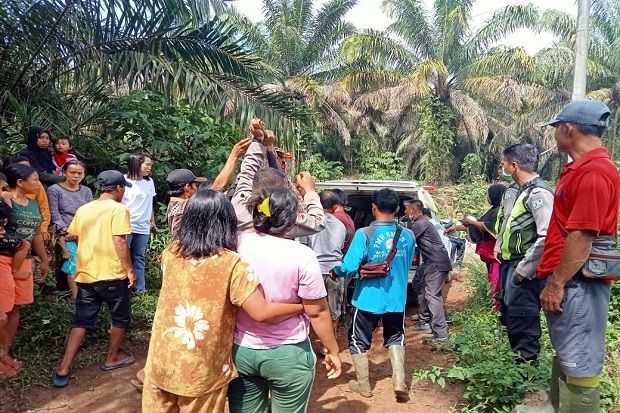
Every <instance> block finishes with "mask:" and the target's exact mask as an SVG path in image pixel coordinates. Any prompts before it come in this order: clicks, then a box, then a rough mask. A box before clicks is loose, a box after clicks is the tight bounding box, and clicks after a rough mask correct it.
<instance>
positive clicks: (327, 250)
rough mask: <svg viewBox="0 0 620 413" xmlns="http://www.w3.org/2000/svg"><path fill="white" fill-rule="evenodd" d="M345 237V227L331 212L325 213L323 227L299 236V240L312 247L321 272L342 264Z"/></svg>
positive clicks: (327, 271) (325, 272) (323, 272)
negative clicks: (316, 231)
mask: <svg viewBox="0 0 620 413" xmlns="http://www.w3.org/2000/svg"><path fill="white" fill-rule="evenodd" d="M346 237H347V229H346V228H345V226H344V224H343V223H342V222H340V220H339V219H338V218H336V217H335V216H334V215H333V214H329V213H327V214H325V229H324V230H322V231H320V232H318V233H316V234H314V235H308V236H305V237H301V238H299V242H301V243H302V244H305V245H307V246H309V247H310V248H312V250H313V251H314V253H315V254H316V257H317V258H318V260H319V265H320V266H321V273H322V274H329V271H330V270H331V269H332V268H334V267H336V266H338V265H340V264H342V249H343V248H344V241H345V239H346Z"/></svg>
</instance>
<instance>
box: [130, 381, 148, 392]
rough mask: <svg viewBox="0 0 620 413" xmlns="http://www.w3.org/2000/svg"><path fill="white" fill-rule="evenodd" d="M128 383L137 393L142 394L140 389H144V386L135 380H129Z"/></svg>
mask: <svg viewBox="0 0 620 413" xmlns="http://www.w3.org/2000/svg"><path fill="white" fill-rule="evenodd" d="M129 382H130V383H131V384H132V385H133V386H134V387H135V388H136V390H138V392H140V393H142V388H143V387H144V384H143V383H142V382H140V381H138V380H136V379H131V380H129Z"/></svg>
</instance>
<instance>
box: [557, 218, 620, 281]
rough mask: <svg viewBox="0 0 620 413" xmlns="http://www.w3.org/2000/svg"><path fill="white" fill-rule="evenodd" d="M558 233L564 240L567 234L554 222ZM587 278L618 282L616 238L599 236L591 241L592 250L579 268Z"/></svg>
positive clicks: (619, 259)
mask: <svg viewBox="0 0 620 413" xmlns="http://www.w3.org/2000/svg"><path fill="white" fill-rule="evenodd" d="M555 223H556V224H557V226H558V228H559V230H560V233H561V234H562V236H563V237H564V239H566V237H568V232H566V230H565V229H564V228H562V227H561V226H560V223H559V222H558V221H557V220H556V221H555ZM581 272H582V274H583V275H584V276H585V277H587V278H594V279H598V280H620V251H619V250H618V247H617V244H616V238H615V237H614V236H612V235H599V236H597V237H596V238H594V240H592V249H591V250H590V255H588V259H586V262H585V263H584V264H583V266H582V267H581Z"/></svg>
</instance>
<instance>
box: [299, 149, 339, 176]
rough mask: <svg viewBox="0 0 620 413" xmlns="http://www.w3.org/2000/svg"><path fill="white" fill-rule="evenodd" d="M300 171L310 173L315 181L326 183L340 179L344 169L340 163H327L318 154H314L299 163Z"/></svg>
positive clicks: (327, 161)
mask: <svg viewBox="0 0 620 413" xmlns="http://www.w3.org/2000/svg"><path fill="white" fill-rule="evenodd" d="M300 170H301V171H310V173H312V175H313V176H314V177H315V178H316V179H317V181H326V180H329V179H340V178H342V171H343V170H344V168H343V166H342V164H341V163H340V162H338V161H329V160H327V159H325V158H323V155H321V154H320V153H315V154H313V155H310V156H309V157H308V159H306V160H305V161H303V162H302V163H301V166H300Z"/></svg>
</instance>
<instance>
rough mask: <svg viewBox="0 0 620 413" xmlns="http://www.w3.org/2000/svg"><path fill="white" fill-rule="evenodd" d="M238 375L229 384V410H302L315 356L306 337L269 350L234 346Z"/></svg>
mask: <svg viewBox="0 0 620 413" xmlns="http://www.w3.org/2000/svg"><path fill="white" fill-rule="evenodd" d="M233 362H234V363H235V366H236V367H237V370H238V371H239V377H238V378H236V379H234V380H233V381H232V382H230V384H229V386H228V402H229V407H230V413H267V412H268V411H269V393H270V392H271V413H304V412H305V411H306V409H307V407H308V397H309V396H310V390H311V389H312V382H313V381H314V364H315V362H316V358H315V356H314V353H313V352H312V348H311V347H310V342H309V341H308V340H306V341H304V342H302V343H298V344H286V345H282V346H279V347H276V348H272V349H266V350H256V349H251V348H247V347H241V346H238V345H236V344H235V345H234V346H233Z"/></svg>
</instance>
